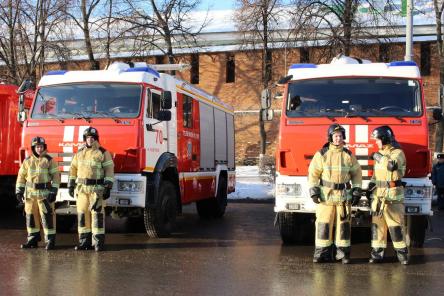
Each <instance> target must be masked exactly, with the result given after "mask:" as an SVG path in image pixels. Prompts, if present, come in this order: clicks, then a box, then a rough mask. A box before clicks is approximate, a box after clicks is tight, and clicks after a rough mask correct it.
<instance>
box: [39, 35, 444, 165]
mask: <svg viewBox="0 0 444 296" xmlns="http://www.w3.org/2000/svg"><path fill="white" fill-rule="evenodd" d="M424 44H428V45H426V46H424ZM427 47H428V48H427ZM413 52H414V61H415V62H416V63H417V64H418V65H419V66H420V68H421V70H422V72H423V81H424V94H425V98H426V103H427V106H437V105H438V89H439V57H438V55H437V53H438V50H437V46H436V45H435V44H433V43H415V44H414V51H413ZM327 53H328V51H326V48H316V47H312V48H290V49H276V50H274V52H273V65H272V67H273V68H272V71H273V82H276V81H277V80H278V79H279V78H280V77H282V76H285V75H286V73H287V69H288V67H289V66H290V65H291V64H294V63H300V62H311V63H328V62H329V61H330V60H331V57H330V56H329V55H328V54H327ZM427 54H428V55H429V57H426V56H425V55H427ZM352 56H356V57H359V58H363V59H369V60H371V61H386V62H388V61H393V60H403V59H404V44H383V45H365V46H364V45H362V46H356V47H355V48H353V49H352ZM233 59H234V67H233ZM120 60H121V59H120ZM229 60H231V63H232V64H231V67H232V68H234V76H233V73H231V75H232V76H233V77H230V78H231V79H233V78H234V81H230V82H227V74H228V73H227V63H228V61H229ZM131 61H133V62H134V61H145V62H147V63H152V64H155V63H159V62H165V61H166V59H165V58H162V57H157V58H156V57H140V58H132V59H131ZM193 61H194V64H195V65H194V68H192V69H191V70H190V71H185V72H182V73H177V75H178V76H179V77H181V78H182V79H184V80H187V81H191V79H192V78H193V79H197V80H198V81H195V82H197V83H195V84H196V85H197V86H199V87H200V88H202V89H204V90H206V91H207V92H209V93H211V94H214V95H215V96H217V97H219V98H220V99H221V100H223V101H224V102H226V103H228V104H231V105H232V106H233V107H234V109H235V130H236V133H235V135H236V162H237V163H238V164H242V163H251V162H252V161H254V160H255V159H256V158H257V157H258V154H259V145H260V136H259V113H258V110H259V108H260V101H259V98H260V94H261V91H262V83H261V79H262V70H261V60H260V52H243V51H238V52H217V53H205V52H203V53H199V54H194V60H193V57H192V55H179V56H177V62H181V63H191V64H192V63H193ZM196 61H198V66H197V64H196ZM427 61H428V64H427V65H426V66H427V67H428V68H429V69H426V68H427V67H426V68H424V63H425V62H427ZM421 65H422V66H421ZM61 66H62V65H60V64H51V65H47V68H48V70H54V69H60V68H61ZM87 67H88V63H87V62H85V61H83V62H71V63H69V64H67V65H63V68H67V69H68V70H78V69H82V68H83V69H85V68H87ZM101 67H104V62H103V61H101ZM274 93H275V91H273V94H274ZM281 104H282V100H273V103H272V108H273V109H275V110H278V111H279V110H280V109H281ZM429 113H430V112H429ZM279 117H280V113H279V112H275V117H274V119H273V120H272V121H270V122H266V123H265V129H266V132H267V151H266V154H268V155H274V153H275V148H276V144H277V140H278V139H277V137H278V129H279ZM431 121H433V120H431ZM430 129H431V133H430V135H431V137H430V143H431V145H432V149H433V147H434V129H435V126H434V125H431V126H430Z"/></svg>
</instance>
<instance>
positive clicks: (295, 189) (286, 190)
mask: <svg viewBox="0 0 444 296" xmlns="http://www.w3.org/2000/svg"><path fill="white" fill-rule="evenodd" d="M276 193H277V195H286V196H297V197H300V196H301V193H302V188H301V185H300V184H277V186H276Z"/></svg>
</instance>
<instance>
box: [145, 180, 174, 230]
mask: <svg viewBox="0 0 444 296" xmlns="http://www.w3.org/2000/svg"><path fill="white" fill-rule="evenodd" d="M176 216H177V200H176V189H175V187H174V185H173V183H171V182H170V181H162V182H161V183H160V189H159V199H158V201H157V202H156V204H155V206H154V207H149V208H146V209H145V210H144V223H145V230H146V232H147V234H148V236H149V237H151V238H158V237H168V236H170V234H171V232H172V231H173V230H174V226H175V224H176Z"/></svg>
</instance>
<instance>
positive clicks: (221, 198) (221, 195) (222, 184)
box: [213, 176, 227, 218]
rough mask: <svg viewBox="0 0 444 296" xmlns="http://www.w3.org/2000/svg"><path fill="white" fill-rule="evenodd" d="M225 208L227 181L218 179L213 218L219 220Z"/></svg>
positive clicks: (223, 178)
mask: <svg viewBox="0 0 444 296" xmlns="http://www.w3.org/2000/svg"><path fill="white" fill-rule="evenodd" d="M226 208H227V179H226V178H225V177H222V176H221V177H219V185H218V186H217V194H216V200H215V201H214V206H213V216H214V217H215V218H221V217H222V216H223V215H224V214H225V209H226Z"/></svg>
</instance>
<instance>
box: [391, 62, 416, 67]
mask: <svg viewBox="0 0 444 296" xmlns="http://www.w3.org/2000/svg"><path fill="white" fill-rule="evenodd" d="M389 66H390V67H408V66H415V67H416V66H417V65H416V63H415V62H413V61H394V62H391V63H389Z"/></svg>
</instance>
